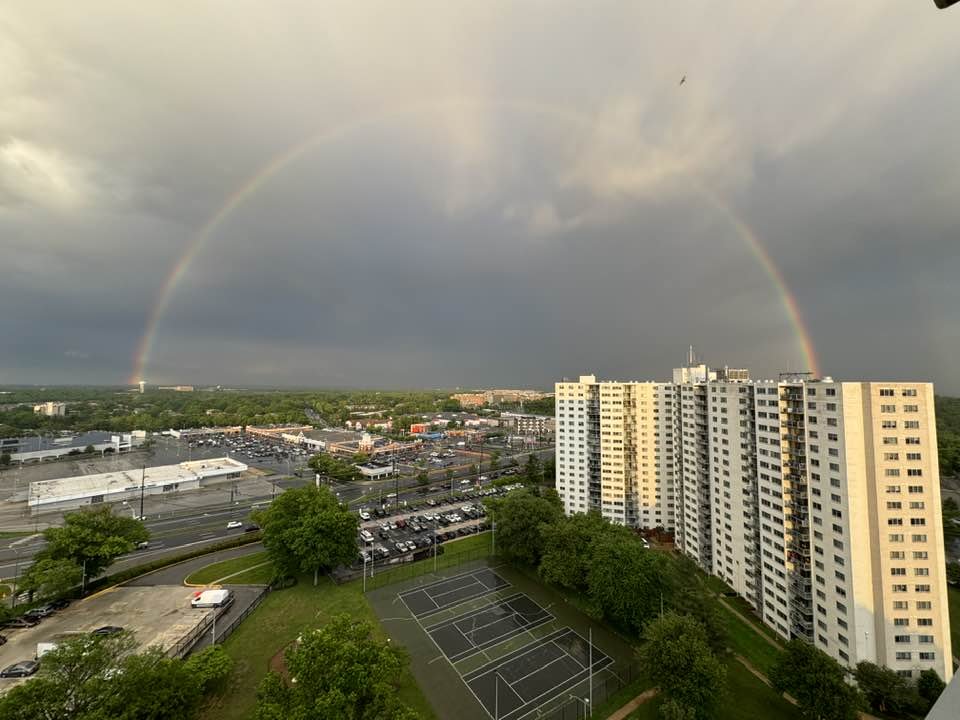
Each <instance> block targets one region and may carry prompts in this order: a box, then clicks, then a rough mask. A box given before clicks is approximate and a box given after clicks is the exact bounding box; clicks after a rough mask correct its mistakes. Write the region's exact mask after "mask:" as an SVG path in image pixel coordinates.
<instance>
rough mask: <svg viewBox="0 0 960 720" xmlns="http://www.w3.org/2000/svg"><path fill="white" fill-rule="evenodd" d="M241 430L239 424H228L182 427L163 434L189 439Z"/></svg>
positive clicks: (239, 431)
mask: <svg viewBox="0 0 960 720" xmlns="http://www.w3.org/2000/svg"><path fill="white" fill-rule="evenodd" d="M242 431H243V427H242V426H241V425H228V426H222V427H202V428H182V429H180V430H174V429H172V428H171V429H170V430H167V431H166V432H165V433H164V435H169V436H170V437H172V438H177V439H178V440H189V439H191V438H202V437H207V436H209V435H239V434H240V433H241V432H242Z"/></svg>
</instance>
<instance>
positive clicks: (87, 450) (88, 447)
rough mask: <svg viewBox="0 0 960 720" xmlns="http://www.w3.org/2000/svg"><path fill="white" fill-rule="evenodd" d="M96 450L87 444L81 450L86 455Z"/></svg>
mask: <svg viewBox="0 0 960 720" xmlns="http://www.w3.org/2000/svg"><path fill="white" fill-rule="evenodd" d="M96 451H97V449H96V448H95V447H94V446H93V445H87V446H86V447H85V448H84V449H83V452H84V453H86V454H87V455H92V454H93V453H95V452H96Z"/></svg>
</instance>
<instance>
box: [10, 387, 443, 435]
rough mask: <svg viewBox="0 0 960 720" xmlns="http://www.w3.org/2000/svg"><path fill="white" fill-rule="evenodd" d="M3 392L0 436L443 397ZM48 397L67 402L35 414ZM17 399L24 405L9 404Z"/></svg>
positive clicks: (429, 405)
mask: <svg viewBox="0 0 960 720" xmlns="http://www.w3.org/2000/svg"><path fill="white" fill-rule="evenodd" d="M2 399H3V403H2V404H3V405H4V406H5V407H7V409H0V437H8V436H19V435H25V434H26V435H29V434H34V433H35V432H38V431H39V432H58V431H74V432H84V431H88V430H107V431H111V432H126V431H130V430H147V431H149V432H157V431H161V430H167V429H170V428H174V429H180V428H189V427H200V426H205V425H264V424H271V423H310V422H311V421H312V418H310V417H308V415H307V412H306V411H307V410H310V411H312V412H313V413H315V414H316V415H317V416H319V417H320V418H321V420H322V421H323V422H326V423H328V424H331V425H343V423H345V422H346V421H347V420H348V419H349V418H350V417H351V416H352V415H351V413H352V412H354V409H355V408H364V409H366V408H373V409H375V410H380V411H382V412H383V414H384V416H385V417H386V416H406V417H413V416H414V415H415V414H416V413H424V412H435V411H438V410H440V409H444V408H447V407H448V405H449V402H450V401H449V400H448V398H447V396H446V393H440V392H436V391H373V390H361V391H335V390H330V391H312V392H290V391H275V392H248V391H221V392H208V391H197V392H187V393H181V392H167V391H158V390H148V391H147V392H145V393H143V394H140V393H132V392H128V391H124V390H118V389H105V388H45V389H43V390H39V389H14V390H12V391H11V394H9V395H4V396H2ZM47 400H54V401H65V402H67V403H68V405H67V414H66V415H65V416H63V417H47V416H45V415H37V414H34V412H33V407H32V405H33V404H34V403H38V402H42V401H47ZM17 403H24V405H21V406H20V407H10V406H12V405H16V404H17ZM363 411H365V410H357V412H363ZM417 419H418V418H417ZM408 426H409V425H408Z"/></svg>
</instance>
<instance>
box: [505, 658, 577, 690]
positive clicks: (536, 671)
mask: <svg viewBox="0 0 960 720" xmlns="http://www.w3.org/2000/svg"><path fill="white" fill-rule="evenodd" d="M566 656H567V654H566V653H564V654H563V655H561V656H560V657H558V658H554V659H553V660H551V661H550V662H548V663H547V664H546V665H541V666H540V667H538V668H536V669H534V670H531V671H530V672H528V673H527V674H526V675H524V676H522V677H518V678H517V679H516V680H509V681H507V684H508V685H510V687H511V688H512V687H513V686H514V685H519V684H520V683H522V682H523V681H524V680H526V679H527V678H528V677H530V676H531V675H536V674H537V673H538V672H540V671H541V670H546V669H547V668H548V667H550V666H551V665H553V664H554V663H556V662H560V661H561V660H563V659H564V658H565V657H566ZM496 670H499V668H496ZM500 677H503V674H502V673H501V675H500ZM504 679H506V678H504ZM519 694H520V693H517V695H519Z"/></svg>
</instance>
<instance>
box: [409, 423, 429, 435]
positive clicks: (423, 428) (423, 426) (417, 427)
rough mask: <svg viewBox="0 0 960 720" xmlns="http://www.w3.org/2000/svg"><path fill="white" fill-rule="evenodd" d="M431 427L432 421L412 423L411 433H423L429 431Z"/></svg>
mask: <svg viewBox="0 0 960 720" xmlns="http://www.w3.org/2000/svg"><path fill="white" fill-rule="evenodd" d="M429 429H430V423H411V425H410V434H411V435H419V434H421V433H425V432H427V430H429Z"/></svg>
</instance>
